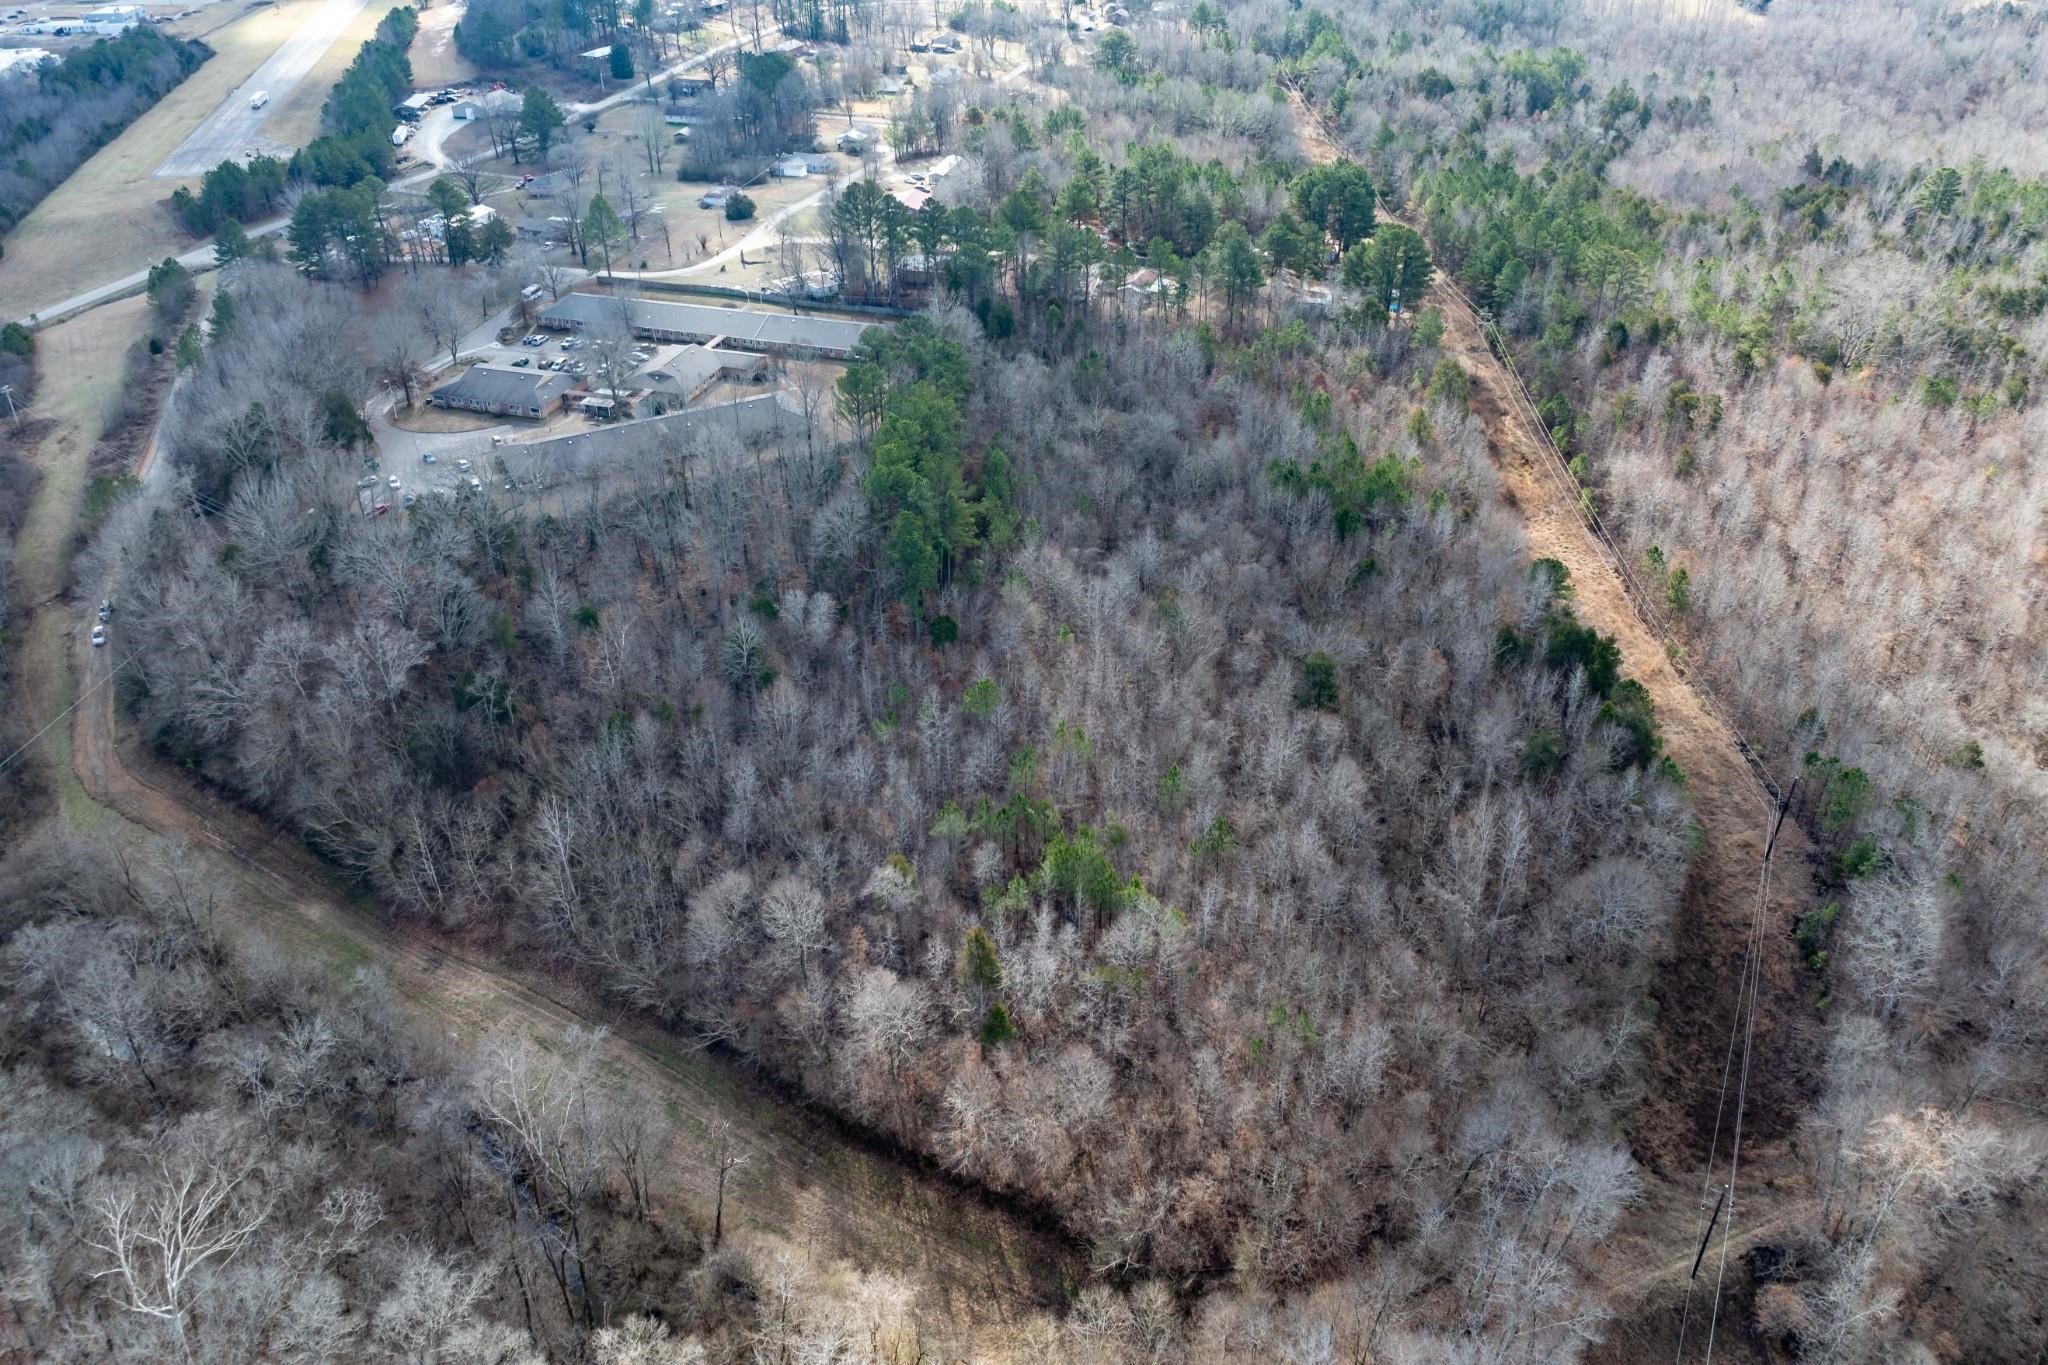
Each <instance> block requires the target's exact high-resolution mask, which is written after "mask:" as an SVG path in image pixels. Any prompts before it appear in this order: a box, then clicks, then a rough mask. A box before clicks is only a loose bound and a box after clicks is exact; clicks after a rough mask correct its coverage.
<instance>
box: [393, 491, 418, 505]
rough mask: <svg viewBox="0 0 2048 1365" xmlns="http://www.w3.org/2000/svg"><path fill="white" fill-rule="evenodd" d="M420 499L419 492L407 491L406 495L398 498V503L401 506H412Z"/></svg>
mask: <svg viewBox="0 0 2048 1365" xmlns="http://www.w3.org/2000/svg"><path fill="white" fill-rule="evenodd" d="M419 500H420V498H419V494H417V493H407V494H406V495H405V496H404V497H402V498H400V499H399V500H398V505H399V506H401V507H410V506H412V505H413V504H414V503H416V502H418V501H419Z"/></svg>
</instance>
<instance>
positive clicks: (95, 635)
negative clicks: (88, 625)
mask: <svg viewBox="0 0 2048 1365" xmlns="http://www.w3.org/2000/svg"><path fill="white" fill-rule="evenodd" d="M106 642H107V628H106V627H105V626H94V627H93V628H92V647H93V648H94V649H98V648H99V647H100V646H101V645H103V644H105V643H106Z"/></svg>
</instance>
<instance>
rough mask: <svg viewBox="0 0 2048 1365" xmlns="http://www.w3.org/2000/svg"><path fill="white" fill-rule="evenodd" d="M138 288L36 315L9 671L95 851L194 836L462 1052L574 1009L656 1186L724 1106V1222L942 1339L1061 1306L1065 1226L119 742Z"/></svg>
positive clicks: (690, 1157)
mask: <svg viewBox="0 0 2048 1365" xmlns="http://www.w3.org/2000/svg"><path fill="white" fill-rule="evenodd" d="M139 306H140V301H135V302H134V303H133V304H118V305H114V306H112V307H109V308H103V309H99V310H96V311H95V312H93V313H91V314H88V315H87V316H86V317H83V318H81V319H79V320H77V321H76V322H72V323H66V324H63V325H62V326H60V327H56V328H52V329H50V330H49V331H48V332H46V333H45V342H46V344H47V345H49V346H50V348H51V349H50V350H49V351H47V352H46V357H47V358H56V357H62V358H63V359H64V360H65V361H66V362H67V366H66V368H63V369H52V370H51V371H50V372H49V373H50V376H51V378H50V381H49V384H50V386H49V388H48V389H47V390H46V392H45V405H44V410H45V411H47V412H50V413H52V414H53V415H55V414H59V413H61V415H62V416H63V419H64V420H63V421H62V422H61V424H60V426H59V427H58V429H57V430H56V431H54V432H53V433H52V434H51V436H50V438H49V439H48V440H47V441H46V442H45V444H44V448H43V452H42V464H43V466H44V471H43V472H44V481H43V484H42V487H41V488H40V489H39V491H38V496H37V502H36V505H35V506H34V507H33V508H32V509H31V515H30V518H29V520H28V522H27V523H26V524H25V526H24V534H23V538H22V547H23V548H22V556H21V561H22V562H21V571H22V576H23V582H24V587H25V588H27V589H28V590H30V591H32V592H33V593H35V595H36V597H35V600H36V601H38V602H39V603H40V604H41V605H40V607H39V610H38V612H37V615H36V619H35V622H34V626H33V630H32V641H31V647H30V648H29V649H27V650H25V651H24V660H23V664H24V667H23V673H24V686H25V688H26V690H27V691H28V694H29V697H30V699H31V705H32V706H33V707H34V710H35V714H36V715H37V716H38V717H39V718H44V719H50V720H58V721H60V722H61V721H62V720H63V718H64V717H63V712H64V709H65V708H66V707H68V706H71V705H72V702H73V699H74V698H78V703H77V706H76V709H75V710H73V711H72V712H71V713H70V716H69V722H70V723H69V724H68V725H67V724H61V723H60V724H58V725H57V726H56V727H55V728H54V729H52V730H51V732H50V733H49V734H48V735H47V736H46V737H45V739H44V741H43V745H44V747H43V748H42V749H41V750H40V756H41V758H42V759H43V761H45V762H47V763H49V764H50V765H51V767H52V768H53V770H54V771H53V773H52V775H53V776H54V777H57V778H58V780H59V786H60V794H61V799H60V805H59V814H58V817H57V818H59V819H61V820H63V821H64V822H65V823H66V824H67V825H69V826H70V827H71V828H73V829H74V830H76V831H78V832H79V833H81V834H83V835H84V836H86V837H87V838H89V839H91V840H92V841H93V842H94V843H95V845H96V846H98V847H101V848H104V849H107V850H109V851H112V850H115V849H120V850H125V851H128V852H131V853H143V852H146V851H148V850H150V849H153V848H156V847H160V844H159V840H165V841H169V843H170V844H171V845H173V846H174V847H182V848H183V849H186V850H189V855H187V856H189V857H191V858H192V859H193V860H194V861H195V863H196V867H195V869H194V870H195V871H196V872H197V873H199V874H200V876H201V877H203V878H204V879H205V880H206V882H207V883H208V884H209V885H210V886H212V887H213V888H215V889H217V890H218V891H219V893H220V904H221V906H222V912H223V914H225V915H227V916H228V917H229V918H231V919H233V920H235V921H238V922H240V923H243V924H247V925H249V926H251V927H253V928H256V929H259V930H260V931H261V932H262V933H263V934H265V935H266V936H267V937H268V938H270V939H271V940H273V941H274V942H276V943H277V944H278V946H279V947H280V949H281V950H283V951H284V952H286V953H289V954H290V955H291V956H292V957H293V959H294V960H297V961H301V962H305V963H309V964H312V965H315V966H316V967H319V968H320V969H322V970H325V971H327V972H329V973H331V974H333V975H336V976H338V977H345V976H347V975H348V974H349V973H351V972H353V971H354V970H355V969H357V968H358V967H363V966H374V967H376V968H378V969H379V970H381V971H382V972H383V973H384V974H385V976H386V977H387V978H388V979H389V980H390V982H391V983H392V986H393V987H394V989H395V990H396V991H397V993H398V994H399V996H400V997H401V998H402V999H403V1000H405V1001H406V1002H407V1004H408V1006H410V1007H411V1008H412V1009H414V1010H415V1011H417V1014H418V1016H419V1017H420V1018H421V1019H422V1020H427V1021H431V1022H432V1025H433V1027H434V1030H435V1032H436V1033H437V1034H439V1035H441V1036H445V1037H446V1039H447V1040H448V1043H449V1045H450V1046H451V1047H454V1048H456V1049H466V1048H467V1047H469V1046H471V1045H472V1044H473V1043H474V1042H475V1040H476V1039H477V1038H479V1037H480V1036H482V1035H483V1034H484V1033H486V1032H488V1031H490V1030H492V1029H497V1028H513V1029H520V1030H527V1031H530V1032H532V1033H533V1034H534V1035H536V1036H538V1037H541V1038H544V1039H553V1038H558V1037H559V1036H560V1034H561V1032H562V1031H563V1030H564V1029H567V1028H569V1027H572V1026H583V1027H590V1026H595V1025H604V1026H607V1027H609V1028H610V1029H611V1030H612V1034H613V1036H612V1037H611V1039H610V1040H609V1041H608V1043H607V1045H606V1051H605V1054H604V1055H605V1061H606V1065H607V1068H608V1070H609V1071H610V1072H611V1074H612V1075H614V1076H615V1077H616V1078H617V1079H618V1081H619V1082H620V1083H621V1084H624V1085H627V1086H630V1087H632V1088H633V1089H635V1090H637V1091H638V1092H639V1093H641V1094H642V1095H644V1096H645V1097H647V1098H648V1099H650V1100H651V1101H653V1102H655V1103H656V1104H658V1105H659V1106H660V1108H661V1109H662V1110H663V1111H664V1112H665V1113H666V1114H667V1116H668V1117H669V1119H670V1120H671V1121H672V1123H673V1138H672V1140H671V1142H670V1143H669V1145H668V1147H667V1149H666V1151H664V1152H663V1153H662V1155H661V1158H660V1174H659V1176H658V1177H657V1180H656V1183H655V1189H656V1197H657V1200H659V1201H664V1202H666V1203H668V1205H669V1206H670V1207H672V1208H673V1207H686V1208H692V1209H694V1210H696V1211H698V1212H700V1213H703V1214H706V1215H707V1216H708V1211H709V1204H708V1200H709V1198H710V1191H711V1187H712V1186H711V1182H712V1175H711V1172H710V1170H709V1168H708V1166H707V1163H706V1162H705V1161H704V1160H703V1158H702V1152H703V1147H704V1144H703V1136H704V1134H705V1132H706V1130H707V1128H708V1127H709V1125H710V1123H711V1122H712V1121H713V1120H714V1119H717V1118H721V1117H722V1118H725V1119H727V1120H729V1121H730V1122H732V1123H733V1124H734V1125H736V1127H737V1128H738V1130H739V1135H740V1138H741V1140H742V1142H743V1144H744V1147H745V1150H746V1151H747V1153H748V1155H749V1158H750V1159H749V1160H748V1162H747V1163H746V1165H744V1166H743V1167H741V1168H740V1169H739V1170H738V1171H737V1172H736V1173H735V1175H734V1177H733V1179H732V1181H731V1183H730V1184H729V1185H728V1193H727V1199H726V1214H727V1225H728V1227H729V1228H734V1229H736V1235H738V1236H743V1237H749V1238H753V1239H756V1240H757V1241H761V1242H768V1243H775V1244H790V1245H797V1244H801V1245H803V1246H806V1247H809V1248H813V1249H815V1250H816V1251H817V1252H818V1253H819V1254H821V1255H824V1256H827V1257H830V1258H835V1259H837V1260H841V1261H844V1262H846V1263H848V1264H850V1265H853V1266H857V1267H860V1268H862V1269H866V1270H874V1271H881V1272H886V1273H888V1274H891V1275H893V1276H895V1277H897V1278H898V1279H899V1280H900V1281H902V1282H903V1283H904V1284H906V1285H907V1286H908V1287H909V1288H910V1290H911V1291H912V1292H913V1293H915V1294H916V1295H917V1296H918V1297H919V1299H920V1300H921V1301H922V1303H923V1304H924V1306H925V1307H926V1308H927V1310H929V1311H928V1315H927V1318H928V1322H929V1323H931V1324H940V1323H943V1324H945V1328H944V1329H943V1335H944V1336H945V1338H946V1339H947V1342H948V1345H949V1347H950V1348H952V1349H956V1350H958V1351H960V1352H963V1353H972V1354H973V1356H974V1358H978V1359H988V1358H995V1356H996V1355H997V1354H998V1352H997V1348H998V1347H999V1345H1000V1343H1001V1342H1002V1340H1003V1337H1004V1334H1005V1333H1006V1331H1007V1330H1008V1325H1009V1324H1012V1323H1014V1322H1015V1321H1016V1320H1017V1318H1018V1317H1019V1316H1020V1315H1021V1314H1023V1313H1025V1312H1027V1311H1029V1310H1030V1309H1031V1308H1033V1307H1034V1306H1044V1305H1051V1304H1055V1303H1057V1302H1059V1300H1060V1298H1061V1296H1062V1295H1063V1293H1064V1292H1065V1290H1066V1288H1067V1287H1068V1286H1069V1284H1070V1283H1076V1282H1078V1281H1079V1279H1080V1278H1081V1276H1082V1274H1083V1273H1084V1270H1083V1267H1082V1266H1081V1264H1080V1258H1079V1257H1078V1256H1077V1255H1076V1254H1075V1253H1074V1252H1073V1250H1072V1248H1070V1247H1069V1246H1068V1245H1067V1244H1066V1243H1065V1242H1063V1241H1062V1240H1060V1239H1059V1238H1057V1237H1056V1236H1053V1235H1049V1234H1047V1233H1045V1232H1043V1231H1041V1230H1040V1229H1038V1228H1037V1227H1035V1226H1033V1225H1032V1224H1031V1223H1029V1222H1028V1221H1026V1220H1024V1219H1023V1218H1020V1217H1018V1216H1017V1215H1015V1214H1013V1213H1011V1212H1010V1211H1008V1210H1006V1209H1003V1208H1001V1207H999V1206H997V1205H995V1204H993V1203H991V1202H989V1201H986V1200H984V1199H982V1198H980V1197H978V1196H977V1195H976V1194H975V1193H974V1192H973V1191H971V1190H969V1189H967V1188H965V1187H964V1186H961V1185H958V1184H956V1183H955V1182H952V1181H950V1180H948V1179H946V1178H945V1177H943V1176H942V1175H939V1174H937V1173H934V1172H929V1171H927V1170H925V1169H924V1168H922V1167H921V1166H919V1165H917V1164H916V1163H914V1162H910V1161H906V1160H902V1159H899V1158H897V1157H895V1156H894V1155H893V1154H890V1153H887V1152H885V1151H883V1150H881V1149H880V1148H879V1147H877V1146H876V1145H874V1144H872V1143H870V1142H868V1141H866V1140H864V1139H863V1138H861V1137H860V1135H858V1134H854V1133H850V1132H848V1131H847V1130H845V1129H843V1128H842V1127H840V1126H838V1125H837V1124H835V1123H833V1122H832V1121H830V1120H829V1119H826V1118H824V1117H821V1116H819V1115H816V1114H814V1113H812V1112H811V1111H809V1110H807V1109H804V1108H802V1107H800V1106H797V1105H793V1104H790V1103H787V1102H785V1101H783V1100H781V1099H779V1098H777V1097H776V1096H774V1095H772V1094H770V1093H768V1092H767V1091H765V1090H764V1089H762V1088H761V1087H760V1086H758V1085H756V1084H754V1083H752V1082H750V1081H748V1080H747V1079H745V1078H744V1077H743V1076H742V1075H741V1074H740V1073H739V1071H737V1070H736V1069H735V1068H733V1067H731V1066H729V1065H727V1064H725V1063H723V1062H721V1061H719V1060H718V1059H715V1058H712V1057H708V1056H705V1055H703V1054H700V1053H697V1052H693V1051H691V1050H689V1049H688V1048H687V1047H685V1046H681V1045H679V1043H678V1042H677V1040H676V1039H674V1038H673V1037H670V1036H669V1035H667V1034H666V1033H664V1032H663V1031H662V1030H661V1029H659V1028H657V1027H654V1026H652V1025H650V1024H648V1023H646V1022H644V1021H641V1020H638V1019H634V1018H630V1017H624V1016H621V1015H619V1014H618V1013H617V1012H615V1011H610V1010H607V1009H605V1008H604V1007H602V1006H600V1005H599V1004H597V1003H595V1002H593V1001H591V1000H589V999H587V998H585V997H584V996H582V995H581V994H580V993H579V992H577V991H576V990H575V989H573V988H572V987H569V986H565V985H564V984H562V983H560V982H556V981H553V980H550V979H546V978H543V977H540V976H535V975H530V974H525V973H521V972H517V971H513V970H507V969H504V968H501V967H499V966H498V965H496V964H494V963H490V962H486V961H484V960H483V959H481V958H479V957H477V956H475V955H473V954H470V953H468V952H465V951H461V950H458V949H454V948H451V947H450V946H448V945H447V944H445V943H442V942H439V941H436V940H433V939H431V938H429V937H428V936H426V935H424V934H419V933H414V932H410V931H407V930H404V929H400V928H395V927H393V926H392V925H390V924H387V923H384V922H382V921H380V920H379V919H377V918H376V917H375V916H374V915H373V914H372V913H371V911H370V909H369V908H368V907H366V906H364V905H361V904H358V903H356V902H355V901H353V900H352V899H351V898H350V897H349V896H348V895H346V894H344V893H343V892H342V891H341V890H338V889H337V887H336V886H335V885H334V883H333V880H332V874H331V873H330V872H329V871H328V869H326V868H325V867H324V866H323V865H322V864H321V863H319V861H318V860H317V859H315V858H313V857H312V856H311V855H310V854H308V853H307V852H306V851H305V850H304V849H303V848H301V847H300V846H299V845H298V844H297V843H296V841H294V840H292V839H290V838H288V837H286V836H285V835H283V834H282V833H280V832H279V831H277V830H275V829H273V828H271V827H270V826H268V825H267V824H265V823H264V822H263V821H261V820H259V819H257V818H255V817H253V816H251V815H249V814H248V813H246V812H244V811H242V810H240V809H239V808H237V807H235V806H233V805H232V804H230V803H228V802H226V801H223V800H220V799H218V798H216V797H214V796H213V795H212V794H210V793H208V792H206V791H203V790H201V789H199V788H198V787H197V786H195V785H194V784H192V783H191V782H189V781H188V780H186V779H185V778H184V777H183V776H182V775H181V774H178V773H175V772H170V771H167V770H165V769H164V768H162V767H161V765H158V764H156V763H155V762H154V761H152V760H151V759H149V758H148V757H147V756H146V755H143V754H141V753H139V752H137V751H136V750H135V749H134V747H133V743H132V739H130V740H124V737H123V735H122V732H121V728H120V726H119V724H118V717H117V711H116V705H115V697H116V691H117V689H116V688H115V687H114V686H113V685H112V678H111V675H112V672H113V670H114V669H115V668H116V667H117V666H118V663H119V661H120V658H121V653H120V648H119V646H120V632H119V615H118V611H117V614H116V618H115V623H114V624H115V629H114V642H113V643H112V644H110V645H109V646H108V647H106V648H102V649H94V648H93V647H92V646H91V644H90V642H89V641H88V639H87V634H88V632H87V631H86V630H85V629H84V628H83V627H82V626H81V625H80V622H85V621H89V619H90V612H89V610H88V602H89V600H96V599H97V597H99V596H101V595H109V596H115V595H117V593H116V585H115V584H113V583H104V584H93V585H82V586H81V587H80V588H77V589H74V590H73V591H72V592H71V593H70V594H69V595H68V596H67V595H66V594H65V577H66V573H67V565H68V560H69V551H70V544H71V536H72V533H73V528H75V526H76V524H77V517H78V513H79V509H80V487H81V485H82V482H83V471H84V468H85V463H86V458H87V455H88V454H89V451H90V449H91V445H92V440H93V438H94V436H95V435H96V433H97V431H98V425H97V420H96V407H95V404H96V402H97V397H96V396H97V394H98V393H99V392H100V391H101V390H102V389H103V387H104V383H103V376H102V373H101V370H102V367H103V365H104V364H106V363H110V362H111V363H118V360H119V357H120V354H121V349H122V347H123V346H125V342H126V337H127V336H128V335H130V334H132V328H133V327H134V326H135V325H137V324H138V319H137V318H134V317H130V316H129V312H130V311H131V309H133V308H139ZM116 374H118V371H116ZM153 455H154V443H152V444H151V446H150V448H149V449H148V450H145V452H144V453H143V455H142V457H141V460H140V461H139V464H138V473H142V474H147V473H148V472H149V466H150V463H151V461H152V458H153ZM87 587H90V589H91V590H90V591H87V590H86V588H87ZM74 599H75V600H74ZM74 680H77V681H74Z"/></svg>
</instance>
